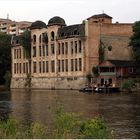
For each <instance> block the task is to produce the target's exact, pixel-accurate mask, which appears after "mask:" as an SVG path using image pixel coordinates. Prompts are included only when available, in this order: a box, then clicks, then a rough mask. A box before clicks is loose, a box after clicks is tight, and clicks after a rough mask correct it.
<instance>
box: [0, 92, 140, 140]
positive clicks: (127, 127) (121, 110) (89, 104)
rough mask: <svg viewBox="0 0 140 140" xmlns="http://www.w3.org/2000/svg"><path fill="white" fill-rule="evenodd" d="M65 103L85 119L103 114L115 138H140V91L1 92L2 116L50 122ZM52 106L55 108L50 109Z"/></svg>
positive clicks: (65, 108) (29, 122)
mask: <svg viewBox="0 0 140 140" xmlns="http://www.w3.org/2000/svg"><path fill="white" fill-rule="evenodd" d="M59 104H61V105H62V106H63V107H64V110H65V111H66V112H75V113H78V114H80V115H81V116H82V117H83V118H90V119H91V118H95V117H102V118H103V119H104V120H105V122H106V124H107V126H108V127H109V129H111V130H113V131H114V135H115V138H140V93H133V94H132V93H131V94H130V93H113V94H95V93H90V94H88V93H82V92H79V91H74V90H11V91H0V117H1V118H5V119H6V118H9V117H12V118H16V119H18V120H22V121H23V122H24V123H27V124H31V123H32V122H41V123H48V124H49V123H50V122H51V121H50V120H51V119H52V113H51V111H50V110H53V108H56V106H58V105H59ZM50 108H51V109H50Z"/></svg>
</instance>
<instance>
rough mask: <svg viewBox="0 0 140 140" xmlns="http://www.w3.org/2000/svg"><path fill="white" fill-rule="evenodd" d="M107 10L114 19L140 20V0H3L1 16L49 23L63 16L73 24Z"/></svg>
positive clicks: (0, 1)
mask: <svg viewBox="0 0 140 140" xmlns="http://www.w3.org/2000/svg"><path fill="white" fill-rule="evenodd" d="M103 12H104V13H106V14H108V15H110V16H112V17H113V22H120V23H133V22H135V21H138V20H140V0H0V18H7V14H9V18H10V19H11V20H15V21H31V22H34V21H36V20H42V21H43V22H45V23H48V21H49V19H50V18H52V17H54V16H60V17H62V18H63V19H65V22H66V24H67V25H72V24H80V23H82V21H83V20H85V19H87V18H88V17H90V16H92V15H95V14H101V13H103Z"/></svg>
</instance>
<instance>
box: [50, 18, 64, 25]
mask: <svg viewBox="0 0 140 140" xmlns="http://www.w3.org/2000/svg"><path fill="white" fill-rule="evenodd" d="M52 25H61V26H65V25H66V23H65V20H64V19H63V18H61V17H59V16H55V17H53V18H51V19H50V20H49V21H48V26H52Z"/></svg>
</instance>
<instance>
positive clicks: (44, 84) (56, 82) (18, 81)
mask: <svg viewBox="0 0 140 140" xmlns="http://www.w3.org/2000/svg"><path fill="white" fill-rule="evenodd" d="M25 83H26V79H25V78H12V82H11V88H25ZM86 83H87V81H86V78H84V77H73V78H43V77H42V78H32V83H31V88H42V89H43V88H44V89H80V88H81V87H84V86H85V84H86Z"/></svg>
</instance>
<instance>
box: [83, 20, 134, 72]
mask: <svg viewBox="0 0 140 140" xmlns="http://www.w3.org/2000/svg"><path fill="white" fill-rule="evenodd" d="M87 25H88V28H87V30H88V33H87V40H86V47H85V48H86V66H87V68H86V72H87V73H88V72H91V70H92V67H93V66H95V65H98V64H99V53H98V50H99V46H100V40H103V41H104V43H105V45H106V46H108V45H112V47H113V49H112V52H108V51H106V49H105V59H115V60H131V59H132V48H131V47H129V38H130V37H131V35H132V34H133V31H132V24H119V23H117V24H111V23H94V22H93V21H92V19H90V20H88V21H87Z"/></svg>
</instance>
